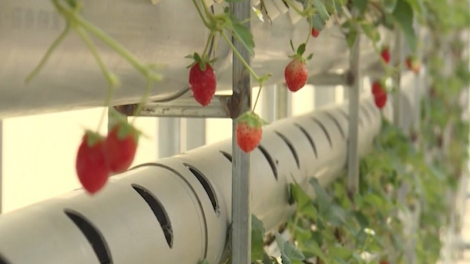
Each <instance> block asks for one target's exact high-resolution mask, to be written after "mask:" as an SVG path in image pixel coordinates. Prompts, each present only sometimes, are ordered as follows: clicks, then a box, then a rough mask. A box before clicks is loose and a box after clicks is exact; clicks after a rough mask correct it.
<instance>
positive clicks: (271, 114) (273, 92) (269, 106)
mask: <svg viewBox="0 0 470 264" xmlns="http://www.w3.org/2000/svg"><path fill="white" fill-rule="evenodd" d="M278 89H279V86H277V85H270V86H267V87H265V88H263V90H262V91H261V93H262V94H263V108H262V109H263V110H262V111H261V113H262V117H263V119H264V120H266V121H267V122H272V121H274V120H276V115H277V112H278V109H277V107H276V101H277V98H276V97H277V90H278ZM281 89H282V87H281Z"/></svg>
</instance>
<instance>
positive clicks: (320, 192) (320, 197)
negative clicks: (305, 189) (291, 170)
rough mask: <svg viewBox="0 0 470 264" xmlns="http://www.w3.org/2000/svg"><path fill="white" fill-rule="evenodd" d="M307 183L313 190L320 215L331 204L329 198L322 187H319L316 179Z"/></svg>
mask: <svg viewBox="0 0 470 264" xmlns="http://www.w3.org/2000/svg"><path fill="white" fill-rule="evenodd" d="M309 182H310V184H311V185H312V186H313V188H314V189H315V196H316V200H317V202H318V204H319V206H320V213H322V212H326V210H327V209H328V207H329V206H330V203H331V199H330V197H329V196H328V194H327V193H326V191H325V189H323V187H321V186H320V183H319V182H318V180H317V179H316V178H311V179H310V181H309Z"/></svg>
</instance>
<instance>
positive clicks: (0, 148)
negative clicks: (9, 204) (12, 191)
mask: <svg viewBox="0 0 470 264" xmlns="http://www.w3.org/2000/svg"><path fill="white" fill-rule="evenodd" d="M2 212H3V120H0V214H2Z"/></svg>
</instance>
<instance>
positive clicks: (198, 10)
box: [193, 0, 210, 28]
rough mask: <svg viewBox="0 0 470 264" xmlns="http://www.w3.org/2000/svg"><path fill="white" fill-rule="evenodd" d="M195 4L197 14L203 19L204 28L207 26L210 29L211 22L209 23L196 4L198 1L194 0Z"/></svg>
mask: <svg viewBox="0 0 470 264" xmlns="http://www.w3.org/2000/svg"><path fill="white" fill-rule="evenodd" d="M193 4H194V5H195V6H196V10H197V13H198V14H199V17H200V18H201V20H202V23H203V24H204V26H206V27H207V28H210V25H209V22H207V20H206V18H205V17H204V15H203V14H202V11H201V8H200V7H199V5H198V4H197V3H196V0H193Z"/></svg>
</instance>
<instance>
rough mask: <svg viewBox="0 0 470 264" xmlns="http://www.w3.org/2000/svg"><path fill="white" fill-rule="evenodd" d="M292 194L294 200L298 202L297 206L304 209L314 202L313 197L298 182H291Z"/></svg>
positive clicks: (300, 209)
mask: <svg viewBox="0 0 470 264" xmlns="http://www.w3.org/2000/svg"><path fill="white" fill-rule="evenodd" d="M290 190H291V195H292V198H293V199H294V201H295V202H296V203H297V208H298V210H299V212H300V211H302V209H303V208H305V207H307V206H308V205H311V204H312V199H311V198H310V196H308V195H307V193H306V192H305V191H304V190H303V189H302V187H301V186H300V185H299V184H298V183H291V184H290Z"/></svg>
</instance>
